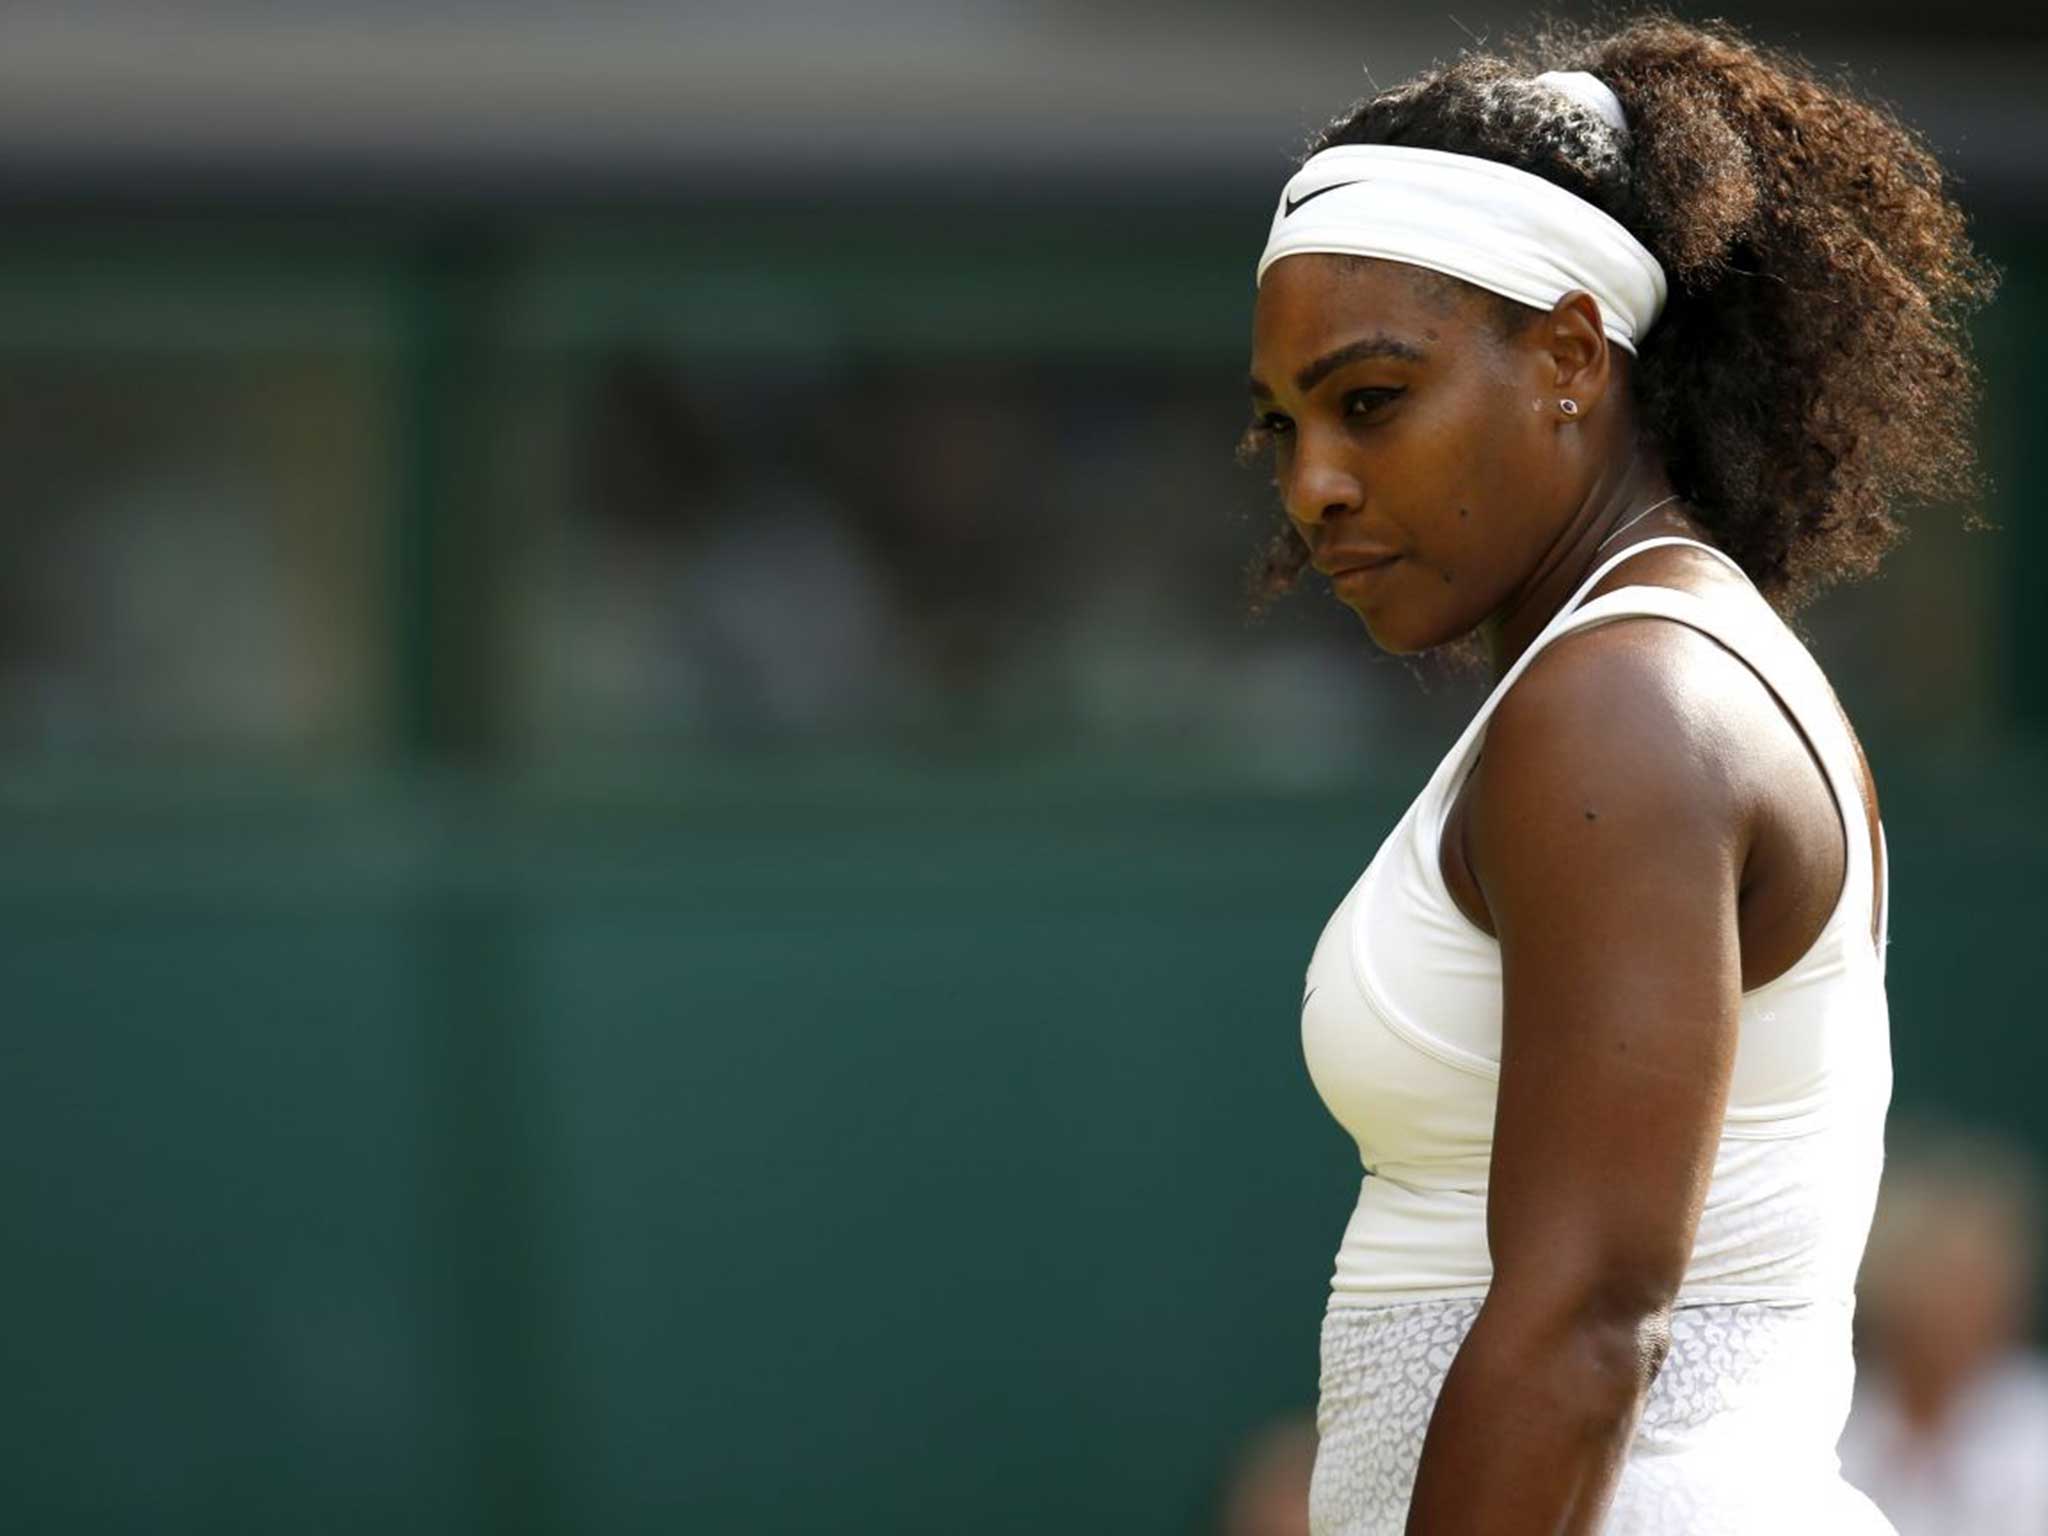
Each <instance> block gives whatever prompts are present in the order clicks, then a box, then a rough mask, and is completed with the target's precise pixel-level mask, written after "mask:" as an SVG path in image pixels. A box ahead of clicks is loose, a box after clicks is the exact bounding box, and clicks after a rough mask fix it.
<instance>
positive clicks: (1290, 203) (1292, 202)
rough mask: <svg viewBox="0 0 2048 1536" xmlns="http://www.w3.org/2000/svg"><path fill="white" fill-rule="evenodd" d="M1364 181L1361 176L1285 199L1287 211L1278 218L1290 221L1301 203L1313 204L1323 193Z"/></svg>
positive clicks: (1356, 184) (1334, 182)
mask: <svg viewBox="0 0 2048 1536" xmlns="http://www.w3.org/2000/svg"><path fill="white" fill-rule="evenodd" d="M1364 180H1365V178H1364V177H1362V176H1361V177H1360V178H1359V179H1358V181H1333V182H1331V183H1330V184H1329V185H1328V186H1327V187H1317V188H1316V189H1315V191H1313V192H1304V193H1302V194H1301V196H1299V197H1290V198H1287V199H1285V201H1286V203H1287V211H1286V212H1284V213H1282V214H1281V215H1280V217H1281V218H1283V219H1291V218H1293V217H1294V210H1295V209H1297V208H1299V207H1300V206H1301V205H1302V204H1303V203H1308V202H1313V201H1315V199H1317V198H1319V197H1321V196H1322V195H1323V194H1324V193H1325V192H1334V191H1336V190H1337V189H1338V188H1339V187H1355V186H1358V185H1360V184H1361V183H1363V182H1364Z"/></svg>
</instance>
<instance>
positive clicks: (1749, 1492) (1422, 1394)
mask: <svg viewBox="0 0 2048 1536" xmlns="http://www.w3.org/2000/svg"><path fill="white" fill-rule="evenodd" d="M1478 1315H1479V1302H1478V1301H1477V1300H1455V1301H1426V1302H1412V1303H1403V1304H1400V1305H1395V1306H1386V1307H1355V1306H1332V1307H1331V1308H1330V1310H1329V1311H1328V1312H1327V1313H1326V1314H1325V1316H1324V1318H1323V1336H1322V1391H1321V1400H1320V1403H1319V1405H1318V1408H1317V1412H1316V1427H1317V1430H1318V1431H1319V1433H1320V1436H1321V1441H1320V1445H1319V1448H1318V1450H1317V1454H1316V1466H1315V1479H1314V1482H1313V1484H1312V1486H1311V1488H1310V1492H1309V1529H1310V1532H1311V1533H1312V1536H1403V1533H1404V1531H1405V1530H1406V1526H1407V1520H1408V1500H1409V1495H1410V1494H1411V1493H1412V1492H1413V1490H1414V1487H1415V1471H1416V1466H1417V1464H1418V1463H1419V1462H1420V1460H1421V1458H1422V1437H1423V1435H1424V1433H1425V1432H1426V1431H1427V1430H1428V1428H1429V1417H1430V1414H1431V1412H1432V1411H1433V1410H1434V1408H1435V1406H1436V1398H1437V1393H1438V1392H1439V1391H1440V1390H1442V1388H1443V1383H1444V1375H1445V1373H1446V1372H1447V1371H1449V1370H1450V1367H1451V1360H1452V1358H1453V1357H1454V1356H1455V1355H1456V1354H1457V1352H1458V1347H1459V1345H1460V1344H1462V1343H1463V1342H1464V1339H1465V1334H1466V1331H1467V1330H1468V1329H1470V1328H1471V1326H1472V1321H1473V1319H1474V1318H1475V1317H1477V1316H1478ZM1849 1322H1850V1310H1849V1308H1848V1307H1847V1306H1843V1305H1830V1304H1825V1303H1802V1304H1798V1305H1767V1304H1763V1303H1757V1302H1742V1303H1732V1304H1727V1305H1710V1306H1694V1307H1680V1308H1679V1309H1678V1310H1677V1311H1675V1312H1674V1313H1673V1314H1672V1321H1671V1352H1670V1354H1669V1355H1668V1356H1667V1357H1666V1358H1665V1361H1664V1365H1663V1368H1662V1369H1661V1370H1660V1371H1659V1372H1658V1373H1657V1379H1656V1381H1655V1382H1654V1383H1653V1384H1652V1385H1651V1388H1650V1395H1649V1398H1648V1400H1647V1401H1646V1402H1645V1404H1644V1406H1643V1416H1642V1419H1641V1421H1640V1423H1639V1424H1638V1425H1637V1427H1636V1434H1635V1439H1634V1440H1633V1441H1632V1442H1631V1443H1630V1447H1629V1455H1628V1462H1627V1465H1626V1466H1625V1467H1624V1468H1623V1471H1622V1476H1621V1482H1620V1486H1619V1487H1618V1488H1617V1490H1616V1492H1615V1497H1614V1502H1613V1503H1612V1504H1611V1505H1610V1506H1609V1509H1608V1516H1607V1524H1606V1526H1605V1527H1604V1532H1605V1536H1794V1533H1798V1536H1814V1533H1818V1532H1826V1533H1828V1536H1895V1533H1894V1532H1893V1531H1892V1527H1891V1525H1890V1523H1889V1522H1888V1521H1886V1520H1885V1518H1884V1517H1883V1516H1882V1515H1880V1514H1879V1513H1878V1512H1877V1509H1876V1506H1874V1505H1873V1504H1871V1502H1870V1501H1869V1500H1868V1499H1866V1498H1865V1497H1864V1496H1863V1495H1862V1494H1860V1493H1858V1492H1856V1490H1855V1489H1853V1488H1851V1487H1850V1486H1849V1485H1848V1484H1847V1483H1845V1482H1843V1481H1842V1479H1841V1475H1840V1472H1839V1469H1838V1463H1837V1461H1836V1458H1835V1441H1836V1439H1837V1438H1838V1437H1839V1436H1840V1434H1841V1429H1842V1421H1843V1418H1844V1416H1845V1415H1846V1414H1847V1412H1848V1404H1849V1392H1850V1388H1851V1387H1852V1386H1853V1384H1854V1366H1853V1364H1852V1361H1851V1358H1850V1353H1849Z"/></svg>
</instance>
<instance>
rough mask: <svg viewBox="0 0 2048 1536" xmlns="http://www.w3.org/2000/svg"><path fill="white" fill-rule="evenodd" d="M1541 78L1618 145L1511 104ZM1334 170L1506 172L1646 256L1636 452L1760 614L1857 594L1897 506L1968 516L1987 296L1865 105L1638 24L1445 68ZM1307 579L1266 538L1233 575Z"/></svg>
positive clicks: (1516, 46) (1565, 36)
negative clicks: (1647, 318) (1657, 308)
mask: <svg viewBox="0 0 2048 1536" xmlns="http://www.w3.org/2000/svg"><path fill="white" fill-rule="evenodd" d="M1553 69H1583V70H1588V71H1590V72H1591V73H1592V74H1594V75H1595V76H1597V77H1598V78H1599V79H1601V80H1603V81H1605V82H1606V84H1607V85H1608V86H1609V87H1610V88H1611V89H1612V90H1613V91H1614V94H1615V95H1616V96H1617V97H1619V98H1620V100H1621V103H1622V106H1623V108H1624V109H1625V110H1626V112H1627V114H1628V120H1629V131H1628V133H1627V134H1626V135H1625V136H1624V135H1621V134H1618V133H1616V131H1615V130H1614V129H1612V128H1611V127H1609V125H1608V124H1607V123H1606V122H1605V121H1603V120H1602V119H1601V118H1600V117H1599V116H1598V115H1597V114H1596V113H1593V112H1592V111H1590V110H1588V109H1586V108H1584V107H1582V106H1579V105H1577V104H1576V103H1573V102H1571V101H1570V100H1568V99H1566V98H1564V97H1562V96H1560V95H1559V94H1558V93H1556V92H1554V91H1552V90H1550V89H1548V88H1547V87H1543V86H1538V85H1536V84H1534V83H1533V79H1532V77H1533V76H1535V75H1537V74H1539V73H1541V72H1543V71H1545V70H1553ZM1336 144H1394V145H1409V146H1415V147H1421V148H1428V149H1441V150H1449V151H1452V152H1453V153H1457V154H1467V155H1477V156H1481V157H1483V158H1485V159H1488V160H1496V161H1499V162H1501V163H1503V164H1506V165H1511V166H1515V167H1517V168H1518V169H1520V170H1524V171H1529V172H1531V173H1533V174H1535V175H1537V176H1541V177H1543V178H1544V179H1545V180H1547V181H1551V182H1554V183H1556V184H1557V185H1559V186H1561V187H1564V188H1565V189H1566V190H1568V191H1570V192H1573V193H1575V194H1577V195H1578V196H1580V197H1583V198H1585V199H1586V200H1587V201H1589V202H1591V203H1593V204H1595V205H1596V206H1598V207H1599V208H1601V209H1603V210H1605V211H1606V212H1607V213H1609V214H1611V215H1612V216H1613V217H1614V218H1616V219H1617V220H1619V221H1620V222H1621V223H1622V224H1623V225H1624V226H1626V227H1627V228H1628V229H1629V230H1630V232H1631V233H1633V234H1634V235H1635V236H1636V238H1637V239H1639V240H1641V241H1642V242H1643V244H1644V245H1646V246H1647V247H1649V249H1650V251H1651V252H1652V253H1653V254H1654V255H1655V256H1656V257H1657V259H1658V260H1659V261H1660V262H1662V263H1663V266H1664V271H1665V274H1666V276H1667V278H1668V279H1669V282H1670V296H1669V299H1668V301H1667V303H1666V307H1665V310H1664V313H1663V314H1662V316H1660V318H1659V319H1658V321H1657V323H1656V324H1655V325H1654V326H1652V327H1651V328H1650V331H1649V333H1648V334H1647V335H1646V336H1645V337H1644V338H1643V339H1642V340H1641V342H1639V343H1638V346H1639V352H1638V355H1637V359H1636V363H1635V367H1634V370H1633V391H1634V396H1635V401H1636V407H1637V410H1638V413H1639V415H1640V417H1641V419H1642V422H1643V427H1644V430H1645V432H1646V433H1647V434H1648V436H1649V438H1650V440H1651V441H1652V442H1653V443H1654V444H1655V446H1656V447H1657V449H1658V451H1659V452H1660V453H1661V454H1662V456H1663V458H1664V461H1665V464H1666V467H1667V469H1668V471H1669V474H1670V477H1671V484H1672V486H1673V488H1674V489H1675V490H1677V491H1678V492H1679V493H1680V494H1681V495H1683V496H1684V497H1685V499H1686V501H1687V502H1688V503H1689V505H1690V507H1691V508H1692V511H1693V514H1694V516H1695V518H1696V519H1697V520H1698V521H1700V522H1701V523H1703V524H1704V525H1705V526H1706V527H1707V529H1708V530H1709V531H1710V532H1711V533H1712V535H1713V537H1714V540H1715V542H1717V543H1718V544H1719V545H1720V546H1721V548H1723V549H1724V550H1726V551H1727V553H1728V554H1729V555H1731V556H1732V557H1733V558H1734V559H1735V560H1737V561H1738V562H1739V563H1740V564H1741V566H1742V568H1743V569H1744V570H1745V571H1747V572H1748V573H1749V576H1750V578H1751V580H1753V581H1754V582H1755V583H1756V585H1757V587H1758V588H1759V589H1760V590H1761V591H1762V592H1763V593H1764V594H1765V595H1766V596H1768V597H1769V598H1770V599H1771V600H1772V601H1773V602H1774V603H1775V604H1777V605H1778V606H1779V607H1780V608H1781V609H1784V610H1787V611H1789V610H1791V609H1794V608H1796V607H1798V606H1799V604H1800V603H1802V602H1804V601H1805V600H1806V599H1807V598H1809V597H1811V596H1812V595H1813V594H1814V593H1816V592H1818V591H1820V590H1821V589H1822V588H1825V587H1827V586H1829V585H1832V584H1833V583H1835V582H1837V581H1843V580H1850V579H1855V578H1859V577H1863V576H1867V575H1869V574H1871V573H1872V572H1873V571H1874V570H1875V569H1876V567H1877V563H1878V560H1879V559H1880V557H1881V556H1882V555H1883V554H1884V552H1885V551H1886V550H1887V549H1889V548H1890V547H1891V546H1892V545H1893V544H1894V543H1895V542H1897V540H1898V539H1899V538H1900V536H1901V535H1902V533H1903V531H1904V530H1903V529H1902V527H1901V525H1900V524H1899V522H1898V520H1897V518H1896V516H1895V515H1894V510H1893V509H1894V506H1895V505H1897V504H1900V503H1904V502H1923V503H1927V502H1941V503H1948V504H1958V503H1960V504H1963V505H1965V506H1970V507H1974V504H1975V502H1976V501H1977V499H1978V498H1979V497H1981V496H1982V494H1983V493H1984V490H1985V487H1984V485H1983V483H1982V477H1981V475H1980V473H1979V470H1978V466H1977V460H1976V453H1975V444H1974V441H1973V431H1972V422H1973V418H1974V415H1975V409H1976V404H1977V398H1978V393H1979V382H1978V376H1977V369H1976V364H1975V362H1974V360H1973V359H1972V357H1971V355H1970V352H1969V348H1968V337H1967V334H1966V331H1965V322H1966V321H1967V319H1968V316H1969V314H1970V312H1971V311H1972V310H1973V309H1975V308H1976V307H1977V306H1979V305H1981V304H1984V303H1986V302H1988V301H1989V300H1990V298H1991V296H1992V294H1993V292H1994V291H1995V290H1996V287H1997V282H1998V274H1997V271H1996V269H1995V268H1994V267H1993V266H1992V265H1991V263H1989V262H1988V261H1986V260H1985V259H1984V258H1983V257H1981V256H1980V255H1979V254H1978V253H1977V252H1976V251H1975V250H1974V249H1973V248H1972V247H1971V244H1970V241H1969V238H1968V236H1967V233H1966V229H1965V225H1966V219H1965V216H1964V213H1963V211H1962V209H1961V208H1960V207H1959V206H1958V205H1957V204H1956V202H1955V201H1954V199H1953V198H1952V197H1951V196H1950V194H1949V192H1948V190H1947V189H1946V188H1945V186H1944V177H1943V172H1942V168H1941V166H1940V164H1939V163H1938V162H1937V161H1936V160H1935V158H1934V156H1933V155H1932V154H1931V153H1930V152H1929V151H1928V149H1927V148H1926V146H1925V145H1924V144H1923V143H1922V142H1921V141H1920V139H1919V138H1918V137H1917V135H1916V134H1915V133H1914V132H1913V131H1912V130H1911V129H1910V128H1908V127H1906V126H1905V125H1903V124H1902V123H1901V122H1900V121H1899V120H1898V119H1897V118H1896V117H1895V116H1894V115H1893V114H1892V112H1891V111H1890V110H1889V109H1888V108H1887V107H1886V106H1885V105H1883V104H1881V103H1878V102H1873V101H1870V100H1865V99H1860V98H1858V97H1857V96H1855V95H1852V94H1850V93H1849V91H1848V90H1847V89H1845V88H1839V87H1836V86H1831V85H1829V84H1826V83H1824V82H1822V81H1821V80H1819V79H1817V78H1816V77H1815V76H1814V74H1813V73H1812V71H1811V69H1810V68H1809V67H1808V66H1807V65H1806V64H1805V63H1804V62H1803V61H1801V60H1799V59H1797V58H1795V57H1793V56H1791V55H1789V54H1785V53H1782V52H1778V51H1776V50H1773V49H1769V48H1766V47H1763V46H1760V45H1758V44H1756V43H1754V42H1752V41H1750V40H1749V39H1747V38H1745V37H1744V36H1742V35H1741V34H1740V33H1739V32H1738V31H1737V30H1736V29H1735V28H1733V27H1731V26H1729V25H1727V24H1726V23H1722V22H1707V23H1701V24H1694V23H1688V22H1682V21H1679V20H1677V19H1676V18H1674V17H1672V16H1670V15H1668V14H1665V13H1662V12H1649V13H1643V14H1639V15H1636V16H1634V17H1632V18H1630V19H1628V20H1627V21H1626V22H1624V23H1623V24H1621V25H1620V26H1619V27H1618V28H1616V29H1615V30H1611V31H1600V32H1597V33H1596V31H1595V30H1594V28H1592V27H1588V26H1586V25H1584V24H1577V23H1570V22H1550V23H1547V24H1544V25H1542V26H1540V27H1539V28H1538V29H1537V30H1535V31H1533V32H1532V33H1530V34H1529V35H1528V36H1526V37H1525V38H1521V39H1511V40H1509V41H1507V42H1505V43H1503V44H1502V45H1499V46H1497V47H1496V48H1494V49H1492V50H1491V51H1487V52H1468V53H1467V54H1465V55H1463V56H1462V57H1460V58H1459V59H1458V60H1457V61H1456V62H1454V63H1452V64H1449V65H1447V66H1445V67H1443V68H1441V69H1438V70H1435V71H1432V72H1430V73H1427V74H1424V75H1421V76H1419V77H1417V78H1416V79H1414V80H1411V81H1409V82H1408V83H1406V84H1404V85H1401V86H1397V87H1395V88H1394V89H1392V90H1387V91H1382V92H1380V93H1379V94H1377V95H1374V96H1370V97H1367V98H1366V99H1364V100H1362V101H1360V102H1359V103H1358V104H1357V105H1356V106H1354V107H1353V108H1352V109H1351V110H1350V111H1348V112H1346V113H1345V114H1344V115H1343V116H1342V117H1340V118H1338V119H1337V120H1336V121H1335V122H1333V123H1332V124H1331V125H1330V126H1329V127H1328V128H1326V129H1324V130H1323V131H1322V133H1320V134H1319V135H1317V137H1316V138H1315V139H1314V140H1313V141H1312V143H1311V144H1310V146H1309V149H1308V151H1307V154H1314V153H1315V152H1316V151H1318V150H1321V149H1324V148H1327V147H1329V146H1331V145H1336ZM1303 158H1304V159H1306V158H1307V155H1304V157H1303ZM1446 281H1448V280H1446ZM1495 314H1496V315H1497V316H1499V317H1500V320H1499V324H1500V328H1502V329H1503V330H1506V329H1510V328H1512V326H1513V324H1514V321H1515V319H1516V318H1519V319H1520V320H1523V321H1526V320H1527V319H1529V318H1530V317H1531V311H1529V310H1528V309H1526V308H1524V307H1522V306H1520V305H1516V304H1514V303H1512V302H1511V301H1508V300H1502V301H1500V303H1499V304H1498V305H1496V306H1495ZM1256 446H1257V445H1256V443H1254V444H1253V445H1252V447H1253V448H1254V449H1255V448H1256ZM1305 564H1306V552H1305V551H1304V549H1303V548H1302V546H1301V543H1300V541H1299V540H1298V539H1297V538H1296V537H1294V535H1293V533H1292V531H1291V530H1287V529H1283V530H1282V531H1281V533H1280V534H1279V536H1278V537H1276V538H1275V540H1274V541H1273V543H1272V545H1271V546H1270V548H1269V549H1268V550H1267V551H1266V552H1265V553H1264V554H1263V555H1262V556H1261V557H1260V558H1259V559H1258V560H1256V561H1255V562H1254V565H1253V569H1252V572H1251V577H1252V587H1253V596H1254V602H1255V604H1258V603H1262V602H1263V601H1264V600H1265V599H1266V598H1270V597H1273V596H1277V595H1278V594H1279V593H1281V592H1284V591H1286V590H1287V589H1288V588H1290V587H1292V586H1293V584H1294V581H1295V578H1296V577H1297V576H1299V574H1300V573H1301V570H1302V568H1303V566H1304V565H1305Z"/></svg>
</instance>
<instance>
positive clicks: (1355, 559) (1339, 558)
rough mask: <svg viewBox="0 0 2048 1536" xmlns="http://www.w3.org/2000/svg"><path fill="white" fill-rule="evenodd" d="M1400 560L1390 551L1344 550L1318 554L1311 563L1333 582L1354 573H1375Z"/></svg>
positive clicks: (1398, 556)
mask: <svg viewBox="0 0 2048 1536" xmlns="http://www.w3.org/2000/svg"><path fill="white" fill-rule="evenodd" d="M1400 558H1401V557H1400V555H1399V554H1397V553H1396V552H1395V551H1393V550H1391V549H1345V550H1331V551H1328V552H1325V553H1320V554H1318V555H1317V556H1316V557H1315V559H1314V560H1313V561H1312V562H1311V563H1312V564H1313V565H1314V566H1315V568H1316V569H1317V570H1319V571H1321V572H1322V573H1323V574H1324V575H1325V576H1327V577H1329V578H1330V579H1331V580H1332V581H1335V580H1336V579H1337V578H1338V577H1339V576H1349V575H1351V574H1352V573H1353V572H1356V571H1376V570H1378V569H1379V568H1380V567H1381V566H1383V565H1392V564H1393V563H1394V562H1395V561H1396V560H1398V559H1400Z"/></svg>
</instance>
